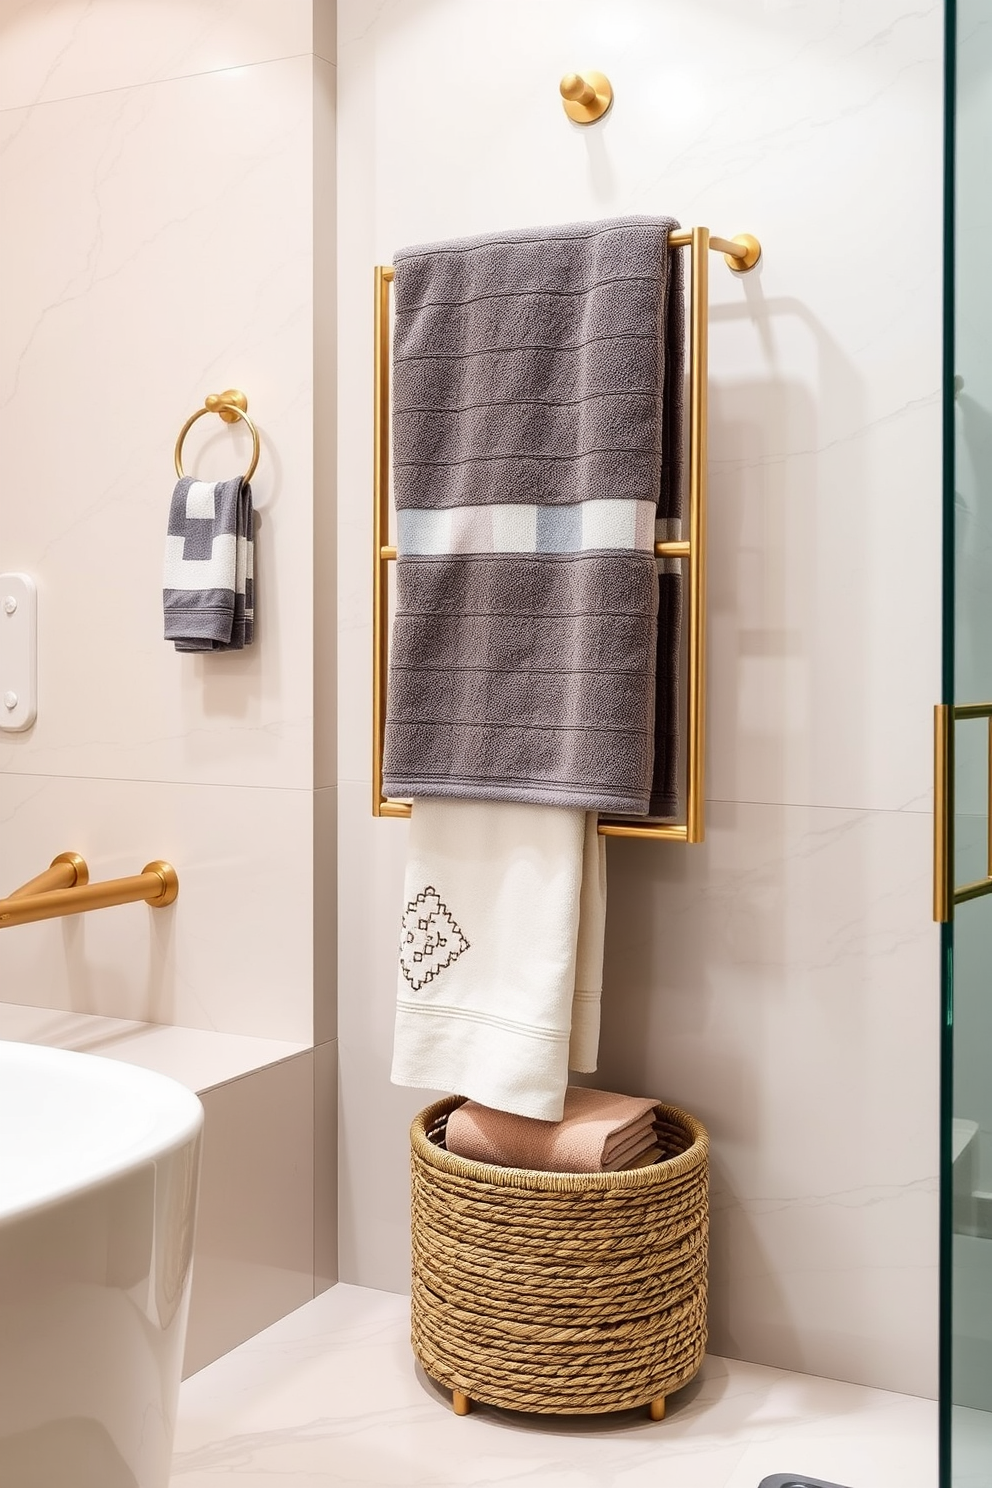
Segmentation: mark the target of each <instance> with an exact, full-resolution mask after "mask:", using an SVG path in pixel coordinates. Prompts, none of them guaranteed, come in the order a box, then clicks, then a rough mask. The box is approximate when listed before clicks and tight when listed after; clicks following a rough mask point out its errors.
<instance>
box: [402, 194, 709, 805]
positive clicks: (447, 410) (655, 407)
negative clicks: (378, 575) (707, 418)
mask: <svg viewBox="0 0 992 1488" xmlns="http://www.w3.org/2000/svg"><path fill="white" fill-rule="evenodd" d="M676 226H677V223H675V222H674V220H673V219H672V218H668V217H659V218H647V217H627V218H617V219H613V220H610V221H606V222H585V223H575V224H572V225H570V226H561V227H551V228H538V229H532V230H526V231H511V232H502V233H496V234H492V235H487V236H484V237H477V238H467V239H463V240H459V241H454V242H448V243H435V244H430V245H427V246H425V247H419V248H408V249H404V250H403V251H402V252H400V253H397V254H396V256H395V289H396V329H395V334H394V342H393V361H394V370H393V389H394V419H393V457H394V469H395V492H396V507H397V539H398V550H399V561H398V564H397V602H396V619H395V624H394V629H393V646H392V655H391V670H390V685H389V707H388V717H387V724H386V757H385V768H384V785H385V789H386V791H387V793H388V794H389V795H391V796H413V797H423V796H461V797H474V798H482V799H500V800H515V801H530V802H535V803H541V804H545V805H552V806H573V807H574V806H580V807H583V808H585V809H586V810H589V811H616V812H622V813H632V814H639V815H643V814H644V813H645V812H647V811H648V810H649V809H650V810H651V811H653V812H654V813H656V814H658V815H666V816H667V815H672V814H673V813H674V812H675V810H676V809H677V801H676V797H677V789H676V762H677V752H678V749H677V745H678V740H677V728H676V714H677V708H676V701H677V659H678V641H679V616H680V613H681V602H680V595H681V576H680V572H679V571H678V565H677V564H674V565H673V564H671V563H664V564H661V565H657V564H656V562H655V558H654V543H655V540H656V537H658V536H662V537H665V538H671V537H676V536H678V531H679V520H680V517H681V506H680V501H681V494H680V484H681V482H680V475H681V458H682V428H681V423H682V377H683V357H684V352H683V335H684V326H683V319H684V311H683V302H682V266H681V258H680V255H679V254H677V253H675V254H673V253H670V252H669V251H668V233H669V231H670V230H671V229H672V228H674V227H676ZM673 568H674V569H675V570H676V571H674V572H669V571H668V570H670V569H673Z"/></svg>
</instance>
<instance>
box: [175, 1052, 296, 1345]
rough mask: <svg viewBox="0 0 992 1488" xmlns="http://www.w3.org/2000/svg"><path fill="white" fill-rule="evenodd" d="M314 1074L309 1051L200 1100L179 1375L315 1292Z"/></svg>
mask: <svg viewBox="0 0 992 1488" xmlns="http://www.w3.org/2000/svg"><path fill="white" fill-rule="evenodd" d="M313 1066H314V1060H313V1053H312V1052H310V1051H308V1052H307V1053H305V1054H300V1055H297V1057H296V1058H295V1059H287V1060H284V1061H283V1063H282V1064H276V1065H272V1066H270V1067H269V1068H268V1069H264V1070H256V1071H254V1072H253V1073H252V1074H250V1075H245V1076H244V1077H243V1078H242V1079H240V1080H232V1081H231V1082H230V1083H229V1084H227V1085H219V1086H217V1087H216V1088H215V1089H213V1090H208V1091H207V1092H206V1093H205V1094H204V1095H203V1097H202V1100H203V1107H204V1140H203V1165H202V1168H201V1173H200V1204H199V1211H198V1214H197V1227H196V1248H195V1251H194V1259H193V1276H194V1280H193V1292H192V1296H191V1298H190V1320H189V1332H188V1334H187V1339H186V1357H185V1364H184V1373H185V1374H191V1373H193V1372H194V1371H195V1370H197V1369H202V1368H203V1366H204V1365H205V1364H209V1363H210V1362H211V1360H213V1359H216V1358H218V1357H219V1356H220V1355H221V1354H224V1353H226V1352H227V1351H228V1350H229V1349H232V1348H234V1347H235V1346H236V1345H237V1344H239V1343H241V1342H242V1341H243V1340H244V1339H246V1338H250V1337H251V1335H252V1334H253V1333H257V1332H258V1331H259V1329H261V1328H265V1327H267V1326H268V1324H269V1323H273V1322H275V1321H276V1319H277V1318H281V1317H285V1315H286V1313H287V1312H292V1311H293V1310H294V1309H295V1308H297V1307H300V1306H301V1305H302V1304H303V1303H304V1302H307V1301H309V1300H310V1298H311V1297H312V1296H313V1294H314V1293H313V1261H314V1254H313V1239H314V1229H313V1219H314V1209H313V1195H314V1187H313V1160H314V1086H313Z"/></svg>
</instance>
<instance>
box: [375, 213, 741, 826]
mask: <svg viewBox="0 0 992 1488" xmlns="http://www.w3.org/2000/svg"><path fill="white" fill-rule="evenodd" d="M668 246H669V248H671V249H675V248H688V249H689V251H690V265H691V271H692V290H691V298H690V306H689V537H688V540H682V541H679V542H660V543H656V544H655V554H656V556H657V557H659V558H686V559H688V565H689V572H688V578H689V583H688V593H687V596H686V614H687V620H688V626H687V629H688V641H687V662H688V678H687V685H686V692H687V715H688V717H687V723H686V744H685V805H686V819H685V821H684V822H676V823H672V822H648V821H645V822H644V823H643V824H642V825H636V824H635V822H636V819H635V818H631V817H624V816H601V817H600V819H599V833H600V836H602V837H645V838H648V839H650V840H651V841H653V842H702V840H703V836H704V831H705V824H704V819H703V810H704V799H703V790H704V776H705V758H706V474H707V472H706V438H707V403H706V394H707V343H708V331H709V254H710V252H715V253H722V254H723V256H724V258H725V260H726V262H727V264H728V266H729V267H730V268H732V269H733V270H734V271H735V272H737V273H746V272H747V271H748V270H749V269H753V268H754V266H755V264H756V263H757V262H758V260H759V258H760V257H761V245H760V243H759V242H758V240H757V238H753V237H751V235H750V234H749V233H741V234H739V235H738V236H737V237H735V238H718V237H715V236H713V235H711V233H710V230H709V228H708V227H692V228H681V229H679V231H677V232H672V233H669V235H668ZM392 280H393V269H392V267H391V265H388V264H379V265H377V266H376V270H375V318H374V326H373V335H374V361H373V377H374V384H373V426H374V449H373V466H372V492H373V520H372V527H373V534H372V815H373V816H392V817H404V816H409V815H410V810H411V807H410V803H409V801H396V800H391V799H390V798H389V797H388V796H384V795H383V793H382V758H383V752H384V747H385V740H386V683H387V677H388V670H389V657H388V650H387V648H388V643H389V642H388V637H389V582H388V573H389V564H390V563H392V562H393V561H394V560H395V558H396V548H395V546H393V545H391V544H390V543H389V541H388V539H389V286H390V284H391V283H392Z"/></svg>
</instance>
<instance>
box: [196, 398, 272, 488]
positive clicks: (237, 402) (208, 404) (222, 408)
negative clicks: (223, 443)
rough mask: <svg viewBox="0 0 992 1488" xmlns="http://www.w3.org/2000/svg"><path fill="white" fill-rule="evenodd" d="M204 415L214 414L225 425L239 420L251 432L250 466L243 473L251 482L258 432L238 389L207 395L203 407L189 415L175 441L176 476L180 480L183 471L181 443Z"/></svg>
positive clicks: (257, 453) (257, 444) (258, 450)
mask: <svg viewBox="0 0 992 1488" xmlns="http://www.w3.org/2000/svg"><path fill="white" fill-rule="evenodd" d="M205 413H216V414H217V416H218V418H222V419H223V420H224V422H225V424H236V423H237V422H238V420H239V419H241V421H242V422H243V423H245V424H247V425H248V428H249V430H250V432H251V464H250V465H249V466H248V469H247V470H246V471H245V473H244V477H243V478H244V479H245V480H246V481H249V480H251V478H252V476H253V475H254V474H255V469H256V466H257V465H258V456H259V452H260V450H261V443H260V441H259V438H258V430H257V429H256V428H255V425H254V424H253V423H252V421H251V419H250V418H249V417H248V399H247V397H246V395H245V394H244V393H243V392H242V391H241V389H240V388H228V389H227V391H226V392H223V393H208V394H207V396H206V398H205V399H204V400H203V407H202V408H198V409H197V410H196V412H195V413H191V414H190V416H189V418H188V419H187V420H186V422H185V423H184V424H183V426H182V428H181V429H180V430H179V438H178V439H177V440H176V474H177V475H178V477H179V479H180V480H182V478H183V475H184V473H185V472H184V471H183V441H184V440H185V438H186V435H187V434H188V433H189V431H190V429H192V427H193V425H194V424H195V423H196V421H197V419H201V418H202V417H203V415H204V414H205Z"/></svg>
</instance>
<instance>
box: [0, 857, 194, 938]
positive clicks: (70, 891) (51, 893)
mask: <svg viewBox="0 0 992 1488" xmlns="http://www.w3.org/2000/svg"><path fill="white" fill-rule="evenodd" d="M89 878H90V875H89V869H88V868H87V866H86V861H85V859H84V858H81V857H80V856H79V854H78V853H74V852H64V853H59V855H58V857H57V858H54V859H53V860H52V863H51V866H50V867H48V868H46V869H45V871H44V873H39V874H38V876H37V877H36V878H32V879H29V881H28V882H27V883H26V884H22V885H21V887H20V888H19V889H15V890H14V891H13V893H12V894H9V895H8V896H7V898H6V899H0V930H6V929H8V927H9V926H11V925H29V924H31V923H32V922H33V921H34V920H54V919H59V918H60V917H61V916H63V915H72V914H83V913H84V912H85V911H86V910H90V909H109V908H110V907H111V906H112V905H115V904H134V903H137V902H139V901H140V900H142V899H144V900H145V902H146V903H147V904H149V905H150V906H151V908H152V909H164V908H165V906H166V905H167V904H172V903H173V902H174V901H175V899H176V898H177V896H178V894H179V875H178V873H177V872H176V870H175V868H173V866H172V864H171V863H165V862H163V861H162V860H161V859H160V858H158V859H156V860H155V861H154V862H153V863H146V864H145V866H144V868H142V870H141V872H140V873H136V874H134V875H133V876H132V877H131V878H108V879H106V880H105V881H104V882H103V883H95V884H91V883H90V881H89Z"/></svg>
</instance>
